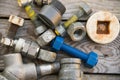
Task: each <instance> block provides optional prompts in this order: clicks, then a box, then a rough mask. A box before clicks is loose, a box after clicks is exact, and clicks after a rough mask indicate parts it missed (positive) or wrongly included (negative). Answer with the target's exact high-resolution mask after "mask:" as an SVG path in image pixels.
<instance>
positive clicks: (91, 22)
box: [86, 11, 120, 44]
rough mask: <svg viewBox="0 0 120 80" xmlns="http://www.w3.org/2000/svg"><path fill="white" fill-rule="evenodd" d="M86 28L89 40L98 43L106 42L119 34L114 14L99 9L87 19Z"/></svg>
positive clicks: (119, 30) (117, 22) (118, 26)
mask: <svg viewBox="0 0 120 80" xmlns="http://www.w3.org/2000/svg"><path fill="white" fill-rule="evenodd" d="M86 30H87V33H88V36H89V37H90V38H91V40H93V41H94V42H96V43H99V44H107V43H110V42H112V41H113V40H115V39H116V38H117V36H118V35H119V32H120V23H119V20H118V19H117V17H116V16H115V15H114V14H112V13H110V12H108V11H99V12H96V13H95V14H93V15H92V16H91V17H90V18H89V19H88V21H87V24H86Z"/></svg>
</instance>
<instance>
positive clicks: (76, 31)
mask: <svg viewBox="0 0 120 80" xmlns="http://www.w3.org/2000/svg"><path fill="white" fill-rule="evenodd" d="M67 33H68V35H69V36H70V38H71V39H72V40H73V41H80V40H82V39H83V38H84V37H85V35H86V29H85V27H84V26H83V25H82V24H81V23H80V22H76V23H72V24H71V25H70V27H69V28H68V29H67Z"/></svg>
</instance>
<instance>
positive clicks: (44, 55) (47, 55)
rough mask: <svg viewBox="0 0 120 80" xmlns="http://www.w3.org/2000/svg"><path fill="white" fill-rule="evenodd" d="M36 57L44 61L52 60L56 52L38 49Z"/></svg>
mask: <svg viewBox="0 0 120 80" xmlns="http://www.w3.org/2000/svg"><path fill="white" fill-rule="evenodd" d="M38 59H41V60H43V61H46V62H54V61H55V59H56V53H55V52H51V51H47V50H43V49H40V52H39V55H38Z"/></svg>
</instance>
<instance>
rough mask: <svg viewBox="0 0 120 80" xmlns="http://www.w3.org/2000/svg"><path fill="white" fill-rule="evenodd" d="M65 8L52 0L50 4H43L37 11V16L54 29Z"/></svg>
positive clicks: (56, 0) (55, 0)
mask: <svg viewBox="0 0 120 80" xmlns="http://www.w3.org/2000/svg"><path fill="white" fill-rule="evenodd" d="M65 10H66V8H65V7H64V5H63V4H62V3H61V2H60V1H58V0H54V1H52V2H51V4H50V5H45V6H43V8H41V10H40V12H39V18H40V19H41V20H42V21H43V22H44V23H45V24H46V25H47V26H49V27H50V28H52V29H54V28H55V26H57V25H58V24H59V22H60V20H61V17H62V15H63V14H64V12H65Z"/></svg>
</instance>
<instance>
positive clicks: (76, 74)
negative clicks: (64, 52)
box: [58, 58, 83, 80]
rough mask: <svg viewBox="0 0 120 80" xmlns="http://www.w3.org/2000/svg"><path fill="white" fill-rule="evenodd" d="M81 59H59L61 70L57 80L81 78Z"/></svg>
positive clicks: (78, 79)
mask: <svg viewBox="0 0 120 80" xmlns="http://www.w3.org/2000/svg"><path fill="white" fill-rule="evenodd" d="M80 64H81V61H80V59H78V58H63V59H61V70H60V72H59V78H58V80H82V77H83V72H82V71H81V70H80Z"/></svg>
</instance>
